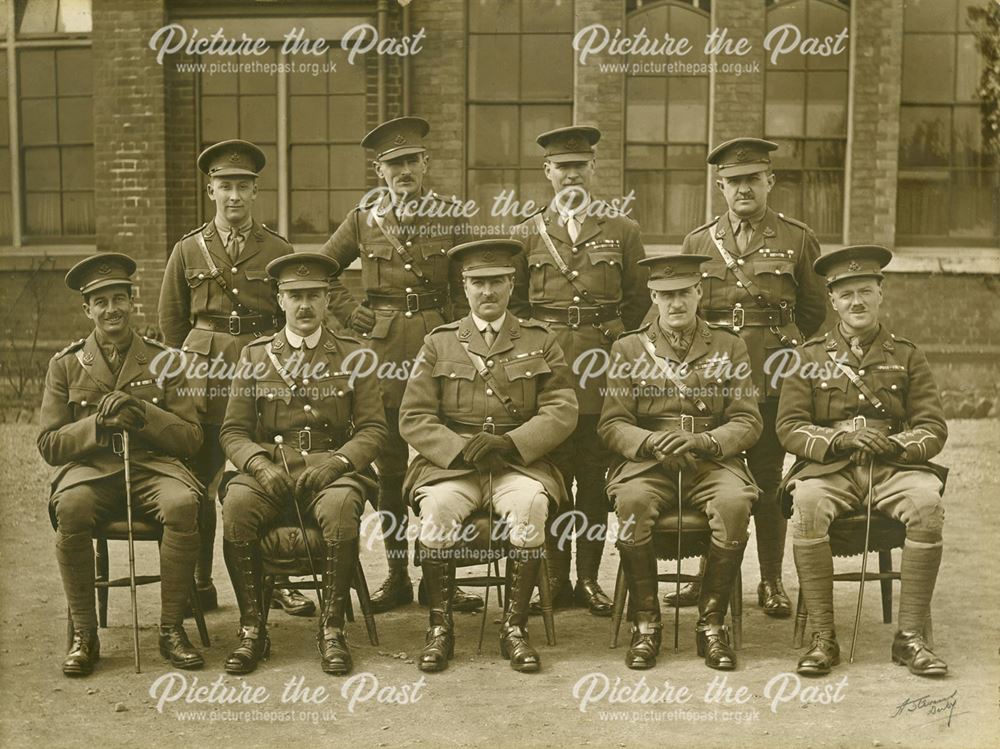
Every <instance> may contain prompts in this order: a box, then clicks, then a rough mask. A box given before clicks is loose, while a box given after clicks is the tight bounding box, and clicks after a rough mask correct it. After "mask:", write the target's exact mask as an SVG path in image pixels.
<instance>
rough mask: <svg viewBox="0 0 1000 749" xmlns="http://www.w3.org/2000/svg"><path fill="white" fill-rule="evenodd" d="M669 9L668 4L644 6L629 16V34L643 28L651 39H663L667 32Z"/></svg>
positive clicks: (634, 33)
mask: <svg viewBox="0 0 1000 749" xmlns="http://www.w3.org/2000/svg"><path fill="white" fill-rule="evenodd" d="M668 12H669V10H668V8H667V6H666V5H654V6H653V7H651V8H650V7H643V8H642V9H640V10H637V11H636V12H634V13H630V14H629V16H628V26H627V28H628V34H629V36H630V37H631V36H634V35H636V34H638V33H639V31H641V30H642V29H645V30H646V36H647V37H648V38H650V39H662V38H663V35H664V34H666V33H667V29H668V22H667V14H668Z"/></svg>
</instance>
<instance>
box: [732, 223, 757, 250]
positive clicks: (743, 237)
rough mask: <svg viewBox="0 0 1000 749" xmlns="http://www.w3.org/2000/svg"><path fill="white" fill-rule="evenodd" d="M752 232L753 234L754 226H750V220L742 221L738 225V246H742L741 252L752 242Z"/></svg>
mask: <svg viewBox="0 0 1000 749" xmlns="http://www.w3.org/2000/svg"><path fill="white" fill-rule="evenodd" d="M751 234H753V227H752V226H750V222H749V221H747V220H746V219H743V220H742V221H740V225H739V226H738V227H736V246H737V247H739V248H740V252H743V251H744V250H746V248H747V245H749V244H750V235H751Z"/></svg>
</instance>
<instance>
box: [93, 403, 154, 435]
mask: <svg viewBox="0 0 1000 749" xmlns="http://www.w3.org/2000/svg"><path fill="white" fill-rule="evenodd" d="M140 403H141V402H140ZM98 423H100V425H101V426H103V427H104V428H106V429H111V430H112V431H118V430H119V429H125V430H127V431H137V430H139V429H142V428H143V427H144V426H146V412H145V410H144V409H143V408H142V406H141V405H133V404H131V403H129V404H126V405H125V406H123V407H122V408H119V409H118V410H117V411H116V412H115V413H113V414H112V415H111V416H108V417H106V418H104V419H101V418H100V417H98Z"/></svg>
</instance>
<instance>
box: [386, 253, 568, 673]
mask: <svg viewBox="0 0 1000 749" xmlns="http://www.w3.org/2000/svg"><path fill="white" fill-rule="evenodd" d="M521 250H522V246H521V244H520V242H516V241H511V240H481V241H476V242H468V243H466V244H461V245H458V246H457V247H454V248H453V249H452V250H451V251H450V252H449V256H450V257H451V258H452V259H454V260H456V261H457V262H459V263H460V264H461V268H462V278H463V285H464V288H465V294H466V297H467V298H468V300H469V305H470V306H471V309H472V312H471V314H469V315H466V316H465V317H463V318H462V319H460V320H457V321H455V322H451V323H447V324H445V325H441V326H439V327H438V328H436V329H435V330H434V331H432V332H431V333H430V334H428V335H427V337H426V338H425V339H424V346H423V348H422V349H421V350H420V354H419V355H418V360H419V361H420V362H421V365H420V369H419V370H418V371H417V372H416V373H414V375H413V377H412V378H411V379H410V381H409V382H408V383H407V385H406V392H405V393H404V394H403V401H402V406H401V408H400V419H399V431H400V434H401V435H402V436H403V438H404V439H405V440H406V441H407V442H408V443H409V444H410V445H411V446H412V447H413V448H414V449H416V450H417V452H418V453H419V455H417V457H416V458H414V460H413V462H412V463H411V464H410V467H409V470H408V471H407V473H406V481H405V484H404V489H405V491H406V493H407V495H408V497H409V498H410V502H411V504H412V505H413V507H414V508H415V510H416V512H417V514H419V515H420V520H421V525H420V542H421V544H422V545H423V546H424V548H425V549H426V550H427V554H426V556H425V557H424V561H423V572H424V579H425V580H426V581H427V592H428V596H429V602H430V628H429V629H428V630H427V641H426V644H425V645H424V648H423V651H422V652H421V654H420V661H419V666H420V669H421V670H422V671H441V670H443V669H444V668H446V667H447V665H448V659H449V658H451V656H452V652H453V650H454V634H453V627H454V625H453V622H452V613H451V612H452V596H453V593H454V589H455V585H454V582H455V569H454V566H453V565H452V564H451V562H450V559H449V553H448V551H449V549H451V548H452V547H454V546H455V545H456V544H457V542H458V540H459V539H457V538H456V537H455V531H457V529H458V528H460V527H461V525H462V523H463V521H464V520H465V519H466V518H468V517H469V515H471V514H472V513H473V512H475V511H476V510H477V509H480V508H484V507H488V506H489V503H490V502H491V501H492V508H493V509H494V510H495V511H496V512H497V514H498V515H500V516H503V517H505V518H506V520H507V528H508V531H509V540H510V544H511V545H512V547H513V553H512V556H511V558H510V559H509V560H508V564H509V565H511V566H512V567H511V568H509V569H511V571H512V575H511V588H510V596H509V597H508V598H507V608H506V611H505V612H504V617H503V624H502V626H501V628H500V652H501V654H502V655H503V657H504V658H507V659H509V660H510V665H511V667H512V668H513V669H514V670H516V671H537V670H538V668H539V666H540V661H539V657H538V653H537V652H536V651H535V649H534V648H533V647H532V646H531V644H530V643H529V642H528V631H527V625H528V604H529V601H530V598H531V591H532V590H533V589H534V586H535V581H536V578H537V577H538V571H539V568H540V565H541V561H542V544H543V541H544V530H545V521H546V517H547V516H548V511H549V503H550V502H560V501H563V500H564V499H565V490H564V487H563V482H562V478H561V477H560V475H559V472H558V471H557V470H556V468H555V467H554V466H553V465H552V464H551V463H550V462H549V461H548V460H546V457H545V456H546V455H547V454H548V453H549V452H550V451H551V450H552V449H553V448H555V447H556V446H557V445H559V444H560V443H561V442H562V441H563V440H565V439H566V438H567V437H568V436H569V435H570V434H571V433H572V432H573V429H574V428H575V427H576V420H577V403H576V395H575V394H574V392H573V386H572V384H571V382H570V379H569V377H570V374H569V369H568V367H567V366H566V362H565V360H564V359H563V353H562V350H561V349H560V348H559V345H558V344H557V343H556V339H555V336H554V335H553V334H552V333H550V332H549V331H548V330H547V329H546V328H545V326H544V325H542V324H541V323H529V322H521V321H519V320H518V319H517V318H516V317H514V315H512V314H508V312H507V305H508V302H509V301H510V295H511V291H512V290H513V284H514V278H513V274H514V266H513V264H512V257H513V256H514V255H515V254H516V253H518V252H521Z"/></svg>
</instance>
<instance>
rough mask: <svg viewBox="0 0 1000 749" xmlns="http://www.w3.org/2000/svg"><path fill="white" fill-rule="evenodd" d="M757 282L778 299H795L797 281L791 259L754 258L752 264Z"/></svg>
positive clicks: (793, 263)
mask: <svg viewBox="0 0 1000 749" xmlns="http://www.w3.org/2000/svg"><path fill="white" fill-rule="evenodd" d="M753 270H754V274H755V275H756V277H757V278H756V280H757V283H759V284H760V285H761V288H763V289H765V290H767V291H770V292H771V293H772V294H774V295H775V296H776V297H778V298H780V299H786V300H788V301H794V300H795V291H796V289H797V288H798V285H799V282H798V280H797V279H796V278H795V262H794V261H793V260H755V261H754V264H753Z"/></svg>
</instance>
